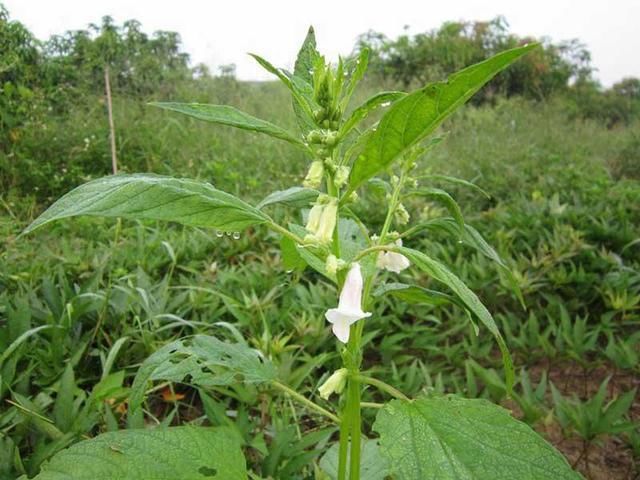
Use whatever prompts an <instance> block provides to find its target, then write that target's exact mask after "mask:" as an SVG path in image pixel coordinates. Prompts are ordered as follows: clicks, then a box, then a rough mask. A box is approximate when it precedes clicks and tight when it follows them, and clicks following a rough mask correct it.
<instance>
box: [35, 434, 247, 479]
mask: <svg viewBox="0 0 640 480" xmlns="http://www.w3.org/2000/svg"><path fill="white" fill-rule="evenodd" d="M35 478H36V479H37V480H86V479H88V478H90V479H92V480H114V479H118V480H142V479H147V480H151V479H153V480H176V479H179V478H188V479H190V480H196V479H203V480H210V479H212V478H215V479H216V480H242V479H246V478H247V470H246V464H245V459H244V457H243V455H242V450H241V449H240V439H239V438H238V436H237V435H236V434H234V432H233V431H232V430H227V429H225V428H205V427H191V426H187V427H171V428H160V427H158V428H153V429H141V430H121V431H118V432H109V433H104V434H102V435H98V436H97V437H95V438H93V439H91V440H86V441H83V442H80V443H77V444H75V445H73V446H72V447H70V448H68V449H67V450H63V451H62V452H60V453H58V454H57V455H55V456H54V457H53V458H52V459H51V460H50V461H49V462H47V463H45V464H44V465H43V466H42V471H41V473H40V474H39V475H38V476H36V477H35Z"/></svg>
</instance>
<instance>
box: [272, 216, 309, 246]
mask: <svg viewBox="0 0 640 480" xmlns="http://www.w3.org/2000/svg"><path fill="white" fill-rule="evenodd" d="M268 226H269V228H271V230H274V231H276V232H278V233H279V234H281V235H284V236H285V237H289V238H290V239H291V240H293V241H294V242H295V243H297V244H298V245H304V240H303V239H302V238H300V237H299V236H297V235H296V234H295V233H292V232H290V231H289V230H287V229H286V228H284V227H283V226H282V225H278V224H277V223H276V222H274V221H273V220H271V221H270V222H269V224H268Z"/></svg>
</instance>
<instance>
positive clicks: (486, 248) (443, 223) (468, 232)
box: [416, 218, 525, 308]
mask: <svg viewBox="0 0 640 480" xmlns="http://www.w3.org/2000/svg"><path fill="white" fill-rule="evenodd" d="M425 229H435V230H444V231H445V232H447V233H449V234H450V235H453V236H458V235H460V229H459V224H458V223H457V222H455V220H453V219H451V218H435V219H432V220H429V221H428V222H425V223H424V224H422V225H421V226H420V228H419V229H416V232H418V231H420V230H425ZM460 238H461V239H462V241H463V242H464V243H465V244H466V245H468V246H470V247H471V248H474V249H476V250H477V251H478V252H480V253H481V254H482V255H484V256H485V257H487V258H488V259H490V260H492V261H494V262H495V263H496V264H497V265H498V267H500V269H501V271H502V273H503V274H504V275H505V276H506V280H507V282H508V284H509V286H510V287H511V289H512V290H513V292H514V293H515V295H516V297H517V298H518V300H519V301H520V304H521V305H522V306H523V308H524V306H525V302H524V298H523V296H522V291H521V289H520V285H519V284H518V280H517V279H516V277H515V275H514V274H513V271H512V270H511V268H509V265H507V264H506V263H505V262H504V260H503V259H502V258H501V257H500V255H499V254H498V252H496V250H495V249H494V248H493V247H492V246H491V245H489V243H488V242H487V241H486V240H485V239H484V237H483V236H482V235H481V234H480V232H478V230H476V229H475V228H474V227H472V226H471V225H468V224H465V225H464V229H463V231H462V234H461V237H460Z"/></svg>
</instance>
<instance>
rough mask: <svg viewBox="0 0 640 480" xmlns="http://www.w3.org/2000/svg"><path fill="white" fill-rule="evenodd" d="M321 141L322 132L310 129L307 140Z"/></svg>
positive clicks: (312, 141)
mask: <svg viewBox="0 0 640 480" xmlns="http://www.w3.org/2000/svg"><path fill="white" fill-rule="evenodd" d="M321 141H322V132H321V131H320V130H311V131H310V132H309V133H308V134H307V142H309V143H320V142H321Z"/></svg>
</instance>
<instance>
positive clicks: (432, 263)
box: [397, 247, 515, 392]
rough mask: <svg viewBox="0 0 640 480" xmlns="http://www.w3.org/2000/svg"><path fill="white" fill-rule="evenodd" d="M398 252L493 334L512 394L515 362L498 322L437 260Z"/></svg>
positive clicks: (407, 249) (411, 253)
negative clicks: (456, 297)
mask: <svg viewBox="0 0 640 480" xmlns="http://www.w3.org/2000/svg"><path fill="white" fill-rule="evenodd" d="M397 250H398V251H399V252H400V253H402V254H403V255H405V256H406V257H407V258H408V259H409V260H410V261H411V263H413V264H414V265H416V266H417V267H418V268H420V270H422V271H423V272H425V273H427V274H428V275H429V276H431V277H433V278H434V279H436V280H437V281H439V282H442V283H444V284H445V285H446V286H448V287H449V288H450V289H451V290H452V291H453V293H455V294H456V295H457V296H458V298H459V299H460V300H462V302H463V303H464V304H465V306H466V307H467V308H468V309H469V311H470V312H472V313H473V314H474V315H475V316H476V317H477V318H478V319H479V320H480V321H481V322H482V323H483V324H484V326H485V327H487V328H488V329H489V331H490V332H491V333H492V334H493V336H494V337H495V339H496V341H497V342H498V346H499V347H500V352H501V353H502V361H503V363H504V370H505V377H506V381H507V390H508V391H509V392H511V388H512V387H513V381H514V377H515V374H514V371H513V362H512V360H511V355H510V354H509V350H508V349H507V345H506V344H505V342H504V339H503V338H502V335H501V334H500V330H498V326H497V325H496V322H495V321H494V320H493V317H492V316H491V314H490V313H489V310H487V308H486V307H485V306H484V305H483V304H482V302H481V301H480V299H479V298H478V297H477V296H476V294H475V293H473V292H472V291H471V290H470V289H469V287H467V286H466V285H465V284H464V282H463V281H462V280H460V279H459V278H458V277H457V276H456V275H455V274H454V273H453V272H451V271H450V270H449V269H448V268H447V267H445V266H444V265H442V264H441V263H440V262H438V261H437V260H434V259H433V258H431V257H429V256H427V255H425V254H424V253H422V252H418V251H417V250H413V249H411V248H404V247H399V248H398V249H397Z"/></svg>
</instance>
